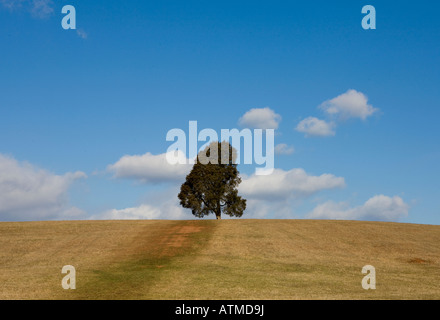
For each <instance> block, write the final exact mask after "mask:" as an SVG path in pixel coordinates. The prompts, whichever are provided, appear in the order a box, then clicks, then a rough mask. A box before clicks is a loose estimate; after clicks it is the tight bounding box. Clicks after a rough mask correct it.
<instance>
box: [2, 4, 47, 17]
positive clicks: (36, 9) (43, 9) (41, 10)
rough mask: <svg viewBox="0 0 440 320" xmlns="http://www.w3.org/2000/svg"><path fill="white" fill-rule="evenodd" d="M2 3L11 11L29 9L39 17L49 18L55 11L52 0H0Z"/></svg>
mask: <svg viewBox="0 0 440 320" xmlns="http://www.w3.org/2000/svg"><path fill="white" fill-rule="evenodd" d="M0 5H2V6H3V7H5V8H7V9H9V10H11V11H15V10H27V11H29V12H30V13H31V15H32V16H33V17H34V18H38V19H46V18H49V17H50V16H51V15H52V14H53V13H54V4H53V1H52V0H0Z"/></svg>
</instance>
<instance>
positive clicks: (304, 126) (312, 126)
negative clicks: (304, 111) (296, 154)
mask: <svg viewBox="0 0 440 320" xmlns="http://www.w3.org/2000/svg"><path fill="white" fill-rule="evenodd" d="M333 128H334V124H333V123H329V122H326V121H324V120H320V119H318V118H314V117H308V118H306V119H304V120H302V121H301V122H300V123H299V124H298V125H297V126H296V131H299V132H302V133H305V135H306V137H308V136H314V137H327V136H334V135H335V132H334V131H333Z"/></svg>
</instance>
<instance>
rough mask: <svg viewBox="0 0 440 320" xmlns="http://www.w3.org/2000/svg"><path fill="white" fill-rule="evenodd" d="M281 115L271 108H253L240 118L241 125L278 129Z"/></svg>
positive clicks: (251, 127)
mask: <svg viewBox="0 0 440 320" xmlns="http://www.w3.org/2000/svg"><path fill="white" fill-rule="evenodd" d="M280 121H281V116H280V115H279V114H276V113H275V111H273V110H272V109H270V108H267V107H266V108H260V109H251V110H249V111H248V112H246V113H245V114H244V115H243V116H242V117H241V118H240V120H239V124H240V126H241V127H244V128H250V129H278V125H279V123H280Z"/></svg>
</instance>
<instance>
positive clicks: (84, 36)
mask: <svg viewBox="0 0 440 320" xmlns="http://www.w3.org/2000/svg"><path fill="white" fill-rule="evenodd" d="M76 34H77V35H78V37H80V38H82V39H87V37H88V34H87V32H85V31H84V30H83V29H77V30H76Z"/></svg>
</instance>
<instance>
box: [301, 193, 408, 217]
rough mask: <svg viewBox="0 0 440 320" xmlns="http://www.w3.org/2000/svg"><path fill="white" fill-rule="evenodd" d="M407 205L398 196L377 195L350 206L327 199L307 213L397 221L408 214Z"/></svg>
mask: <svg viewBox="0 0 440 320" xmlns="http://www.w3.org/2000/svg"><path fill="white" fill-rule="evenodd" d="M408 210H409V206H408V205H407V204H406V203H405V202H404V201H403V199H402V198H400V197H398V196H394V197H392V198H391V197H387V196H384V195H377V196H374V197H372V198H370V199H369V200H367V201H366V202H365V203H364V204H363V205H361V206H358V207H354V208H350V207H349V205H348V204H347V203H345V202H339V203H335V202H333V201H328V202H325V203H323V204H320V205H318V206H317V207H316V208H315V209H313V210H312V212H310V213H309V214H308V215H307V218H310V219H336V220H373V221H398V220H399V219H401V218H403V217H406V216H407V215H408Z"/></svg>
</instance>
